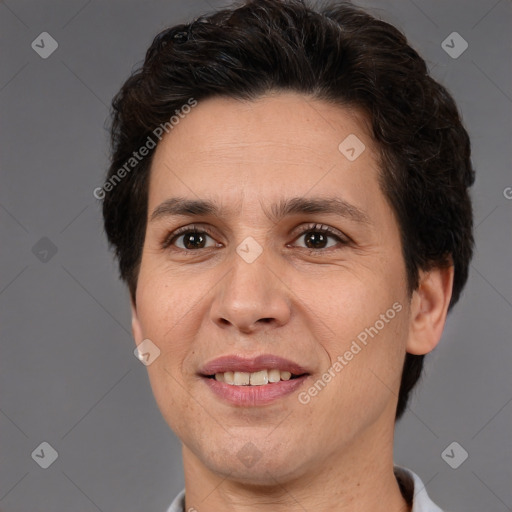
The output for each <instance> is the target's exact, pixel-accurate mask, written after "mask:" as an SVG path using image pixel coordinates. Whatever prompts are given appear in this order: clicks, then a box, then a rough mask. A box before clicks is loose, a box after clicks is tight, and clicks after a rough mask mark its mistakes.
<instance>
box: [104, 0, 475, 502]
mask: <svg viewBox="0 0 512 512" xmlns="http://www.w3.org/2000/svg"><path fill="white" fill-rule="evenodd" d="M112 142H113V149H112V164H111V167H110V170H109V175H108V178H107V182H106V183H105V186H104V187H103V188H102V190H101V194H99V196H101V197H103V198H104V203H103V212H104V219H105V228H106V232H107V235H108V237H109V241H110V243H111V244H112V246H113V247H114V249H115V251H116V254H117V257H118V259H119V264H120V273H121V277H122V278H123V279H124V280H125V281H126V282H127V284H128V287H129V290H130V295H131V301H132V329H133V334H134V338H135V343H136V345H137V346H139V347H141V349H140V352H141V354H142V353H145V354H148V353H149V354H154V353H155V351H157V352H158V351H159V352H158V353H159V356H158V357H157V358H155V359H154V361H153V362H151V364H149V365H148V373H149V378H150V382H151V386H152V389H153V393H154V395H155V399H156V401H157V403H158V406H159V408H160V410H161V412H162V415H163V417H164V418H165V420H166V421H167V423H168V424H169V426H170V427H171V428H172V430H173V431H174V432H175V433H176V434H177V436H178V437H179V438H180V440H181V441H182V446H183V463H184V470H185V489H184V491H183V492H182V493H180V495H179V496H177V497H176V499H175V500H174V502H173V503H172V505H171V507H170V508H169V511H170V512H177V511H181V510H187V511H190V510H197V511H199V512H216V511H221V510H222V511H245V510H250V511H266V510H272V511H295V510H297V511H298V510H315V511H317V512H324V511H349V510H350V511H351V512H358V511H369V510H371V511H375V512H378V511H383V512H384V511H386V512H394V511H396V512H398V511H401V512H405V511H411V510H412V511H413V512H420V511H438V510H440V509H439V508H438V507H437V506H436V505H434V504H433V503H432V501H431V500H430V498H429V497H428V495H427V493H426V491H425V489H424V486H423V484H422V483H421V480H420V479H419V477H418V476H417V475H415V474H414V473H413V472H412V471H410V470H407V469H405V468H399V467H394V466H393V433H394V424H395V420H396V419H398V418H399V417H400V416H401V415H402V414H403V412H404V410H405V408H406V405H407V399H408V395H409V392H410V390H411V389H412V388H413V386H414V385H415V383H416V382H417V380H418V378H419V376H420V373H421V368H422V362H423V357H424V355H425V354H427V353H429V352H430V351H432V349H433V348H435V346H436V345H437V343H438V342H439V339H440V337H441V334H442V331H443V327H444V324H445V320H446V315H447V312H448V310H449V309H450V308H451V307H452V306H453V305H454V304H455V303H456V302H457V300H458V298H459V295H460V293H461V290H462V288H463V286H464V284H465V282H466V279H467V273H468V265H469V261H470V258H471V255H472V247H473V236H472V210H471V202H470V199H469V195H468V188H469V187H470V186H471V185H472V183H473V181H474V172H473V169H472V165H471V161H470V144H469V138H468V135H467V132H466V131H465V129H464V127H463V126H462V124H461V120H460V117H459V114H458V112H457V108H456V106H455V104H454V102H453V99H452V98H451V96H450V95H449V93H448V92H447V91H446V90H445V89H444V88H443V87H442V86H441V85H440V84H438V83H436V82H435V81H434V80H433V79H432V78H431V77H429V75H428V72H427V69H426V66H425V63H424V61H423V60H422V59H421V57H419V55H418V54H417V53H416V52H415V51H414V50H413V49H412V48H411V47H409V46H408V45H407V42H406V40H405V37H404V36H403V35H402V34H401V33H400V32H399V31H398V30H397V29H395V28H394V27H392V26H390V25H389V24H387V23H384V22H382V21H379V20H377V19H375V18H373V17H371V16H370V15H368V14H366V13H365V12H364V11H362V10H359V9H357V8H355V7H353V6H351V5H349V4H344V3H343V4H333V5H331V6H327V7H325V8H323V9H322V11H314V10H313V9H311V8H309V7H308V6H306V5H305V4H303V3H302V2H300V1H296V0H283V1H279V0H257V1H249V2H247V3H245V4H244V5H242V6H240V7H239V8H233V9H226V10H222V11H219V12H217V13H214V14H213V15H211V16H208V17H202V18H199V19H197V20H196V21H194V22H193V23H191V24H190V25H180V26H177V27H173V28H171V29H169V30H165V31H163V32H162V33H160V34H159V35H158V36H157V37H156V38H155V40H154V41H153V43H152V45H151V47H150V48H149V50H148V51H147V54H146V59H145V61H144V64H143V66H142V67H141V69H139V70H138V71H136V72H135V73H134V74H133V75H132V76H131V77H130V78H129V79H128V80H127V81H126V83H125V84H124V85H123V87H122V89H121V90H120V92H119V93H118V94H117V96H116V97H115V99H114V101H113V124H112ZM146 357H148V356H147V355H146ZM151 357H152V356H151Z"/></svg>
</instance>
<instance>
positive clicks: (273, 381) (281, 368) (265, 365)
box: [199, 354, 311, 407]
mask: <svg viewBox="0 0 512 512" xmlns="http://www.w3.org/2000/svg"><path fill="white" fill-rule="evenodd" d="M199 375H200V376H201V377H202V378H203V380H204V382H205V383H206V384H207V385H208V387H209V389H210V390H211V391H212V392H213V393H214V394H215V395H216V396H217V397H218V398H220V399H221V400H223V401H225V402H226V401H227V402H229V403H230V404H231V405H234V406H237V407H244V406H246V407H254V406H259V405H267V404H270V403H272V402H274V401H276V400H278V399H281V398H284V397H286V396H287V395H290V394H291V393H292V392H293V391H295V390H296V389H298V388H299V387H300V386H301V385H303V383H304V381H305V380H306V379H307V378H308V377H309V376H310V375H311V371H308V370H307V369H306V368H304V367H302V366H301V365H299V364H297V363H295V362H293V361H290V360H288V359H284V358H282V357H279V356H275V355H271V354H263V355H260V356H258V357H255V358H251V359H247V358H244V357H240V356H236V355H233V356H223V357H220V358H217V359H215V360H213V361H210V362H209V363H207V364H206V365H205V366H204V367H202V368H201V369H200V371H199Z"/></svg>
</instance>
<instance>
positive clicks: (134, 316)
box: [130, 299, 144, 345]
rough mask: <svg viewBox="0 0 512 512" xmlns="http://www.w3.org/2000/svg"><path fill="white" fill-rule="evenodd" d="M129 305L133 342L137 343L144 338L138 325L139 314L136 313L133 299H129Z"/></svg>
mask: <svg viewBox="0 0 512 512" xmlns="http://www.w3.org/2000/svg"><path fill="white" fill-rule="evenodd" d="M130 307H131V312H132V335H133V339H134V340H135V344H136V345H138V344H139V343H142V341H143V340H144V335H143V333H142V326H141V325H140V320H139V316H138V314H137V306H135V303H134V302H133V299H132V300H131V301H130Z"/></svg>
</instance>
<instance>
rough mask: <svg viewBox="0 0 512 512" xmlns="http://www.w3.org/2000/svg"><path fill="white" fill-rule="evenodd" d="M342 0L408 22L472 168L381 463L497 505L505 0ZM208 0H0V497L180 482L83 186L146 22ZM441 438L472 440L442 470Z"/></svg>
mask: <svg viewBox="0 0 512 512" xmlns="http://www.w3.org/2000/svg"><path fill="white" fill-rule="evenodd" d="M358 3H360V4H361V5H364V6H371V7H372V12H373V13H375V14H377V15H378V16H381V17H383V18H384V19H386V20H388V21H390V22H391V23H394V24H396V25H397V26H399V27H400V28H401V29H402V30H404V31H405V33H406V34H407V36H408V38H409V40H410V42H411V44H412V45H413V46H414V47H416V48H417V49H418V50H419V51H420V53H422V55H423V56H424V57H425V58H426V60H427V61H428V63H429V65H430V67H431V69H432V72H433V75H434V76H435V77H436V78H437V79H438V80H440V81H441V82H442V83H444V84H445V85H446V86H448V88H449V89H450V90H451V91H452V93H453V94H454V96H455V98H456V100H457V101H458V104H459V106H460V109H461V110H462V113H463V116H464V120H465V123H466V125H467V127H468V130H469V132H470V135H471V137H472V142H473V155H474V156H473V160H474V165H475V167H476V169H477V180H476V185H475V187H474V191H473V197H474V206H475V221H476V222H475V224H476V231H475V233H476V241H477V246H476V255H475V258H474V261H473V264H472V266H471V274H470V278H469V283H468V285H467V287H466V290H465V293H464V295H463V297H462V299H461V301H460V303H459V304H458V306H457V307H456V309H455V310H454V312H453V313H452V314H451V315H450V317H449V320H448V324H447V327H446V330H445V333H444V336H443V340H442V343H441V344H440V346H439V347H438V348H436V350H435V351H434V352H433V354H431V355H430V357H428V359H427V364H426V372H425V377H424V379H423V382H422V384H421V386H420V387H419V389H418V390H417V391H416V392H415V394H414V399H413V401H412V403H411V406H410V408H409V410H408V411H407V413H406V416H405V417H404V419H403V420H402V421H401V422H400V423H399V424H398V426H397V435H396V452H395V461H396V462H397V463H399V464H402V465H404V466H406V467H409V468H411V469H413V470H414V471H416V472H417V473H418V474H419V475H420V476H421V478H422V479H423V481H424V483H425V484H426V487H427V489H428V492H429V493H430V495H431V496H432V497H433V499H434V501H436V502H437V503H438V504H439V505H440V506H441V507H442V508H446V509H447V510H452V511H465V512H481V511H484V510H485V511H486V512H494V511H495V512H501V511H506V510H512V490H511V485H510V483H511V482H512V474H511V465H512V464H511V460H512V446H511V445H512V443H511V440H510V430H511V426H512V423H511V418H512V403H511V402H512V385H511V378H510V375H511V372H510V365H511V362H512V357H511V355H512V345H511V343H510V338H511V332H512V323H511V317H512V286H511V283H512V280H511V272H510V263H511V262H512V244H511V231H510V226H511V212H512V200H510V199H507V197H506V195H508V197H511V195H512V193H511V194H507V191H510V189H508V188H507V187H511V186H512V175H511V172H510V169H511V161H510V160H511V159H510V155H511V149H510V135H511V133H512V130H511V112H512V92H511V87H510V85H511V69H510V42H511V31H510V22H511V17H512V16H511V13H512V3H511V1H510V0H500V1H496V0H489V1H483V0H480V1H477V0H473V1H462V0H450V1H441V0H437V1H436V0H429V1H420V0H415V1H412V0H404V1H393V0H387V1H377V0H373V1H360V2H358ZM221 5H225V4H221V3H220V2H215V1H214V0H208V1H207V0H194V1H187V2H177V1H170V0H168V1H164V0H151V1H147V0H146V1H144V2H142V1H135V0H129V1H127V0H123V1H121V0H109V1H100V0H92V1H91V0H89V1H87V0H72V1H70V0H66V1H64V0H61V1H44V2H43V1H39V0H37V1H36V0H17V1H15V0H8V1H3V2H1V3H0V44H1V48H2V53H1V57H0V58H1V66H0V69H1V75H0V108H1V116H0V123H1V134H2V137H1V179H2V186H1V189H0V236H1V240H2V250H1V251H0V258H1V261H0V263H1V267H0V268H1V275H0V308H1V309H0V310H1V322H0V325H1V339H2V356H1V361H0V364H1V367H0V379H1V381H0V389H1V399H0V433H1V465H0V509H1V510H3V511H4V512H15V511H23V512H29V511H30V512H39V511H40V512H49V511H53V512H60V511H62V512H63V511H67V512H73V511H80V512H89V511H91V512H94V511H98V510H100V511H104V512H108V511H126V512H130V511H134V512H135V511H139V512H140V511H141V510H145V511H155V512H157V511H164V510H165V509H166V507H167V506H168V504H169V502H170V501H171V499H172V498H173V497H174V495H175V494H176V493H177V492H178V491H179V490H180V489H181V488H182V486H183V476H182V467H181V460H180V457H181V452H180V443H179V441H178V440H177V439H176V438H175V436H174V435H173V434H172V432H171V431H170V429H169V428H168V427H167V425H166V423H165V422H164V421H163V419H162V418H161V416H160V413H159V411H158V409H157V407H156V404H155V402H154V399H153V396H152V394H151V390H150V387H149V382H148V380H147V376H146V369H145V367H144V366H143V365H142V364H141V363H140V362H139V361H137V359H136V358H135V357H134V355H133V348H134V345H133V341H132V339H131V335H130V318H129V308H128V305H129V303H128V297H127V293H126V291H125V288H124V286H123V285H122V284H121V283H119V282H118V280H117V274H116V272H117V269H116V267H115V264H114V262H113V260H112V257H111V255H110V254H109V253H108V252H107V246H106V242H105V239H104V236H103V232H102V225H101V218H100V213H99V211H100V203H99V202H98V201H97V200H95V199H94V197H93V195H92V192H93V189H94V188H95V187H97V186H99V185H101V182H102V176H103V174H104V171H105V169H106V166H107V155H108V152H107V150H108V146H107V134H106V131H105V127H104V123H105V120H106V118H107V112H108V105H109V102H110V100H111V98H112V96H113V95H114V93H115V92H116V91H117V90H118V88H119V87H120V86H121V84H122V82H123V81H124V80H125V79H126V78H127V76H128V74H129V72H130V71H131V69H132V68H133V67H134V65H135V64H136V63H138V62H139V61H140V60H141V59H142V58H143V56H144V53H145V50H146V48H147V47H148V45H149V44H150V42H151V40H152V38H153V36H154V35H155V34H156V33H157V32H158V31H159V30H161V29H162V28H164V27H166V26H169V25H173V24H176V23H179V22H182V21H185V20H187V19H189V18H190V17H192V16H196V15H199V14H201V13H203V12H204V11H210V10H211V9H212V8H213V7H218V6H221ZM43 31H46V32H49V33H50V34H51V35H52V36H53V37H54V38H55V39H56V40H57V42H58V44H59V47H58V49H57V50H56V51H55V53H53V54H52V55H51V56H50V57H49V58H48V59H42V58H41V57H40V56H39V55H38V54H37V53H36V52H35V51H34V50H33V49H32V48H31V43H32V41H34V40H35V39H36V37H37V36H38V35H39V34H40V33H41V32H43ZM453 31H456V32H458V33H460V34H461V35H462V37H463V38H464V39H465V40H466V41H467V42H468V44H469V48H468V49H467V50H466V51H465V52H464V53H463V54H462V55H461V56H460V57H458V58H457V59H454V58H452V57H450V56H449V55H448V54H447V53H446V52H445V51H444V50H443V48H442V47H441V43H442V41H443V40H445V38H446V37H447V36H448V35H449V34H450V33H451V32H453ZM43 237H47V238H48V239H49V240H51V242H52V243H53V244H54V246H55V248H56V249H57V252H56V253H55V254H52V247H51V246H50V245H49V243H48V241H47V240H43V241H40V239H41V238H43ZM36 244H38V245H36ZM34 247H35V248H34ZM45 251H46V252H45ZM45 260H47V261H45ZM43 441H46V442H48V443H50V444H51V445H52V446H53V447H54V448H55V449H56V450H57V452H58V454H59V456H58V458H57V460H56V461H55V462H54V463H53V464H52V465H51V466H50V467H49V468H48V469H42V468H40V467H39V465H37V464H36V462H35V461H34V460H33V458H32V457H31V454H32V452H33V451H34V450H35V449H36V448H37V447H38V446H39V444H40V443H41V442H43ZM453 441H457V442H458V443H459V444H460V445H461V446H462V447H463V448H464V449H465V450H466V451H467V452H468V454H469V457H468V459H467V460H466V461H465V462H464V463H463V464H462V465H461V466H460V467H458V469H452V468H451V467H450V466H449V465H448V464H447V463H446V462H445V461H444V460H443V458H442V457H441V453H442V452H443V450H444V449H445V448H446V447H447V446H448V445H449V444H450V443H452V442H453ZM457 450H458V451H457ZM457 450H456V451H455V452H454V453H455V458H457V457H460V453H461V452H460V449H457Z"/></svg>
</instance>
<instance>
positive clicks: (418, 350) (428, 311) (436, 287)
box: [407, 265, 454, 355]
mask: <svg viewBox="0 0 512 512" xmlns="http://www.w3.org/2000/svg"><path fill="white" fill-rule="evenodd" d="M453 273H454V267H453V265H450V266H449V267H448V266H447V267H440V268H433V269H432V270H429V271H428V272H424V271H420V277H419V286H418V288H417V289H416V290H415V291H414V292H413V296H412V300H411V315H410V325H409V338H408V340H407V352H409V353H410V354H416V355H422V354H427V353H429V352H431V351H432V350H433V349H434V348H435V347H436V346H437V344H438V343H439V340H440V339H441V335H442V333H443V329H444V325H445V322H446V315H447V313H448V306H449V304H450V299H451V296H452V286H453Z"/></svg>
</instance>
